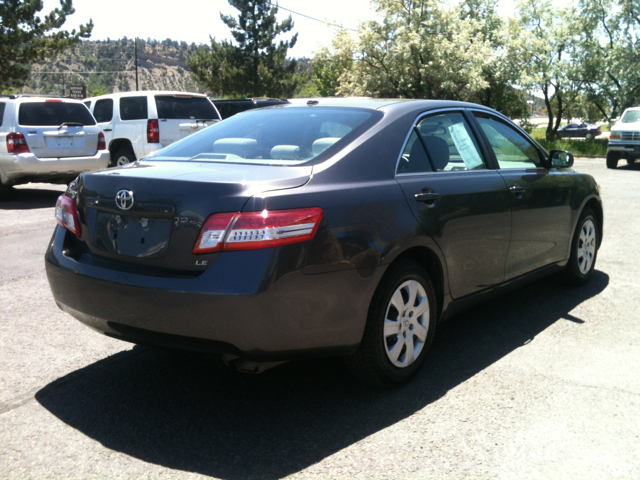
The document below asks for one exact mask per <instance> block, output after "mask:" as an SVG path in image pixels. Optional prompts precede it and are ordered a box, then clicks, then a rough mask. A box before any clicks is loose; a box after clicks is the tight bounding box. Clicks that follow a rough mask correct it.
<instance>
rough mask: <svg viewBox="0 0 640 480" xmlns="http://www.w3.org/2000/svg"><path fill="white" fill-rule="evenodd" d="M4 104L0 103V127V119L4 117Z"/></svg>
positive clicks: (0, 121) (0, 123) (0, 120)
mask: <svg viewBox="0 0 640 480" xmlns="http://www.w3.org/2000/svg"><path fill="white" fill-rule="evenodd" d="M4 106H5V104H4V103H0V127H1V126H2V118H3V117H4Z"/></svg>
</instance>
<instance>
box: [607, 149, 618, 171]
mask: <svg viewBox="0 0 640 480" xmlns="http://www.w3.org/2000/svg"><path fill="white" fill-rule="evenodd" d="M618 160H620V154H619V153H617V152H608V153H607V168H616V167H617V166H618Z"/></svg>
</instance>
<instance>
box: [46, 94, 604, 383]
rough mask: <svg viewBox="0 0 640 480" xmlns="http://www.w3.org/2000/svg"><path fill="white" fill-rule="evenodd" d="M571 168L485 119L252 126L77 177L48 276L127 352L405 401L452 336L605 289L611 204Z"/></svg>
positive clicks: (398, 112) (365, 115)
mask: <svg viewBox="0 0 640 480" xmlns="http://www.w3.org/2000/svg"><path fill="white" fill-rule="evenodd" d="M572 163H573V156H572V155H571V154H570V153H569V152H565V151H561V150H555V151H552V152H550V153H548V152H546V151H545V150H544V149H543V148H542V147H541V146H540V145H539V144H538V143H536V141H535V140H533V139H532V138H531V137H530V136H528V135H527V133H526V132H524V131H523V130H522V129H520V128H519V127H517V126H516V125H514V124H513V123H512V122H511V121H510V120H509V119H507V118H506V117H505V116H503V115H501V114H499V113H497V112H495V111H494V110H491V109H489V108H486V107H482V106H480V105H474V104H469V103H460V102H450V101H406V100H405V101H403V100H373V101H362V102H349V101H340V100H332V101H326V100H323V99H320V100H317V101H314V102H310V104H309V105H300V104H296V105H294V104H291V105H285V106H283V107H281V108H267V109H261V110H255V111H251V112H245V113H243V114H242V115H237V116H235V117H232V118H229V119H227V120H224V121H222V122H220V123H218V124H216V125H213V126H212V127H210V128H208V129H206V130H204V131H201V132H198V133H197V134H194V135H192V136H190V137H189V138H186V139H184V140H183V141H181V142H180V143H176V144H175V145H171V146H169V147H167V148H165V149H162V150H160V151H158V152H155V153H154V154H152V155H150V156H148V157H147V158H145V159H144V160H142V161H139V162H137V163H135V164H133V165H129V166H125V167H121V168H116V169H110V170H104V171H102V172H96V173H89V174H82V175H80V176H79V178H78V179H77V181H75V182H74V183H73V184H72V185H71V186H70V187H69V189H68V191H67V192H66V193H65V194H64V195H62V196H61V197H60V199H59V201H58V204H57V207H56V212H57V213H56V216H57V219H58V223H59V226H58V227H57V228H56V229H55V232H54V234H53V238H52V240H51V243H50V245H49V248H48V250H47V253H46V271H47V275H48V278H49V284H50V286H51V290H52V292H53V296H54V298H55V300H56V302H57V304H58V305H59V306H60V308H62V309H63V310H64V311H66V312H68V313H69V314H71V315H72V316H74V317H75V318H77V319H78V320H80V321H81V322H83V323H85V324H87V325H89V326H90V327H92V328H93V329H96V330H98V331H100V332H103V333H105V334H106V335H109V336H111V337H114V338H119V339H122V340H126V341H130V342H134V343H141V344H147V345H161V346H170V347H175V348H184V349H192V350H199V351H207V352H214V353H217V354H220V355H224V358H225V359H226V360H227V361H230V362H231V361H233V362H235V363H236V365H237V366H238V367H239V368H241V369H247V368H255V369H256V370H258V369H259V368H260V366H261V365H262V364H261V363H259V362H275V361H283V360H288V359H291V358H296V357H300V356H313V355H319V356H322V355H344V356H345V358H346V361H347V365H348V366H349V368H350V370H351V371H352V372H353V373H354V374H355V375H356V376H357V377H358V378H360V379H362V380H363V381H365V382H369V383H371V384H375V385H385V386H390V385H391V386H392V385H398V384H401V383H403V382H405V381H407V380H408V379H409V378H410V377H411V376H412V375H414V374H415V373H416V371H417V370H418V369H419V368H420V366H421V365H422V364H423V363H424V362H425V360H426V357H427V352H428V351H429V348H430V346H431V343H432V341H433V338H434V334H435V330H436V324H437V323H438V322H439V321H443V320H445V319H446V318H449V317H451V316H452V315H454V314H455V313H456V312H459V311H460V310H461V309H464V308H468V307H470V306H472V305H474V304H476V303H477V302H480V301H482V300H483V299H487V298H489V297H491V296H494V295H495V294H496V293H499V292H505V291H508V290H510V289H511V288H514V287H516V286H519V285H523V284H525V283H527V282H529V281H532V280H534V279H537V278H540V277H541V276H543V275H546V274H550V273H553V272H559V271H564V274H565V275H566V276H567V278H568V279H569V280H571V281H572V282H574V283H577V284H583V283H585V282H587V281H588V280H589V278H590V277H591V276H592V274H593V271H594V267H595V262H596V257H597V252H598V248H599V246H600V242H601V240H602V225H603V211H602V203H601V199H600V195H599V191H598V187H597V185H596V182H595V181H594V179H593V178H592V177H591V176H590V175H585V174H580V173H576V172H575V171H573V170H572V169H571V168H570V167H571V166H572ZM541 301H544V299H541Z"/></svg>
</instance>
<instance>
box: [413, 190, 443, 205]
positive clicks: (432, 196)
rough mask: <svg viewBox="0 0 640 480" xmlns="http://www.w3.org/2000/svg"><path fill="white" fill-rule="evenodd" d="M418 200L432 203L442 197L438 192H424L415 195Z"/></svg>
mask: <svg viewBox="0 0 640 480" xmlns="http://www.w3.org/2000/svg"><path fill="white" fill-rule="evenodd" d="M415 197H416V201H417V202H423V203H432V202H435V201H436V200H438V199H439V198H440V194H439V193H436V192H422V193H416V195H415Z"/></svg>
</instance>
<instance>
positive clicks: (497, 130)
mask: <svg viewBox="0 0 640 480" xmlns="http://www.w3.org/2000/svg"><path fill="white" fill-rule="evenodd" d="M476 118H477V119H478V123H480V127H481V128H482V131H483V132H484V134H485V135H486V136H487V139H488V140H489V144H490V145H491V148H492V149H493V153H494V154H495V156H496V159H497V160H498V164H499V165H500V168H536V167H537V166H538V165H539V164H540V161H541V158H540V152H539V151H538V149H537V148H536V147H535V146H534V145H533V144H532V143H531V142H530V141H529V140H527V139H526V138H525V137H524V136H523V135H522V134H520V133H519V132H517V131H516V130H515V129H513V128H512V127H510V126H508V125H507V124H505V123H503V122H501V121H499V120H497V119H495V118H493V117H490V116H485V115H483V114H477V113H476Z"/></svg>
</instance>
